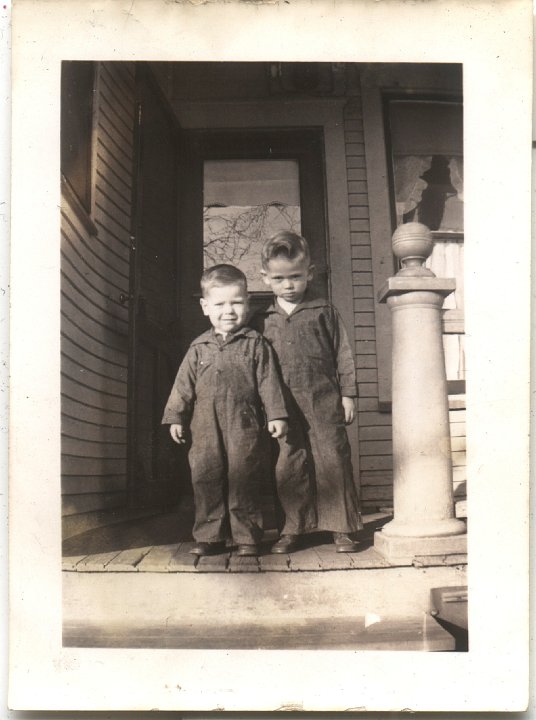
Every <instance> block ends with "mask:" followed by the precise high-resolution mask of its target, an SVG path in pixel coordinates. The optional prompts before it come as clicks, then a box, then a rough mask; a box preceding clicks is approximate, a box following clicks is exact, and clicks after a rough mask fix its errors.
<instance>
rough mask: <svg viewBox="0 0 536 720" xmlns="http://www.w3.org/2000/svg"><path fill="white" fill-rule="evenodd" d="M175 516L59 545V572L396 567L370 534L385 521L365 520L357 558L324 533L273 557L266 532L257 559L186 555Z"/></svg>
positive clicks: (458, 560)
mask: <svg viewBox="0 0 536 720" xmlns="http://www.w3.org/2000/svg"><path fill="white" fill-rule="evenodd" d="M180 519H181V518H180V514H179V513H168V514H166V515H160V516H156V517H151V518H145V519H143V520H137V521H132V522H130V523H121V524H120V525H115V526H111V527H107V528H100V529H98V530H92V531H90V532H86V533H83V534H82V535H78V536H76V537H74V538H70V539H69V540H67V541H65V542H64V551H63V570H65V571H67V572H106V573H123V572H136V573H141V572H159V573H185V572H187V573H188V572H193V573H204V572H210V573H214V572H216V573H226V572H230V573H259V572H301V571H313V572H319V571H330V570H356V569H379V568H388V567H395V565H392V564H391V563H389V562H387V561H386V560H385V559H384V558H383V557H382V556H381V555H380V554H379V553H378V552H376V550H375V549H374V532H375V531H376V530H377V529H379V528H380V527H381V526H382V525H383V524H385V523H386V522H387V521H388V520H389V519H390V516H389V515H386V514H380V513H378V514H375V515H369V516H366V517H365V518H364V521H365V528H364V530H363V531H362V532H361V533H360V535H359V539H360V543H361V549H360V551H359V552H357V553H336V552H335V548H334V545H333V543H332V542H331V537H330V534H329V533H316V534H311V535H309V536H307V537H306V538H304V547H303V548H302V549H300V550H298V551H297V552H294V553H292V554H289V555H272V554H271V553H270V548H271V546H272V544H273V543H274V542H275V540H276V532H275V531H268V532H267V533H265V539H264V542H263V544H262V548H261V553H260V555H259V556H258V557H239V556H237V554H236V552H235V549H234V548H232V547H230V548H229V549H228V551H227V552H225V553H222V554H221V555H214V556H211V557H201V558H198V557H197V556H195V555H191V554H190V553H189V550H190V549H191V548H192V546H193V544H194V543H193V542H192V541H191V540H189V539H188V540H179V541H176V542H170V539H171V538H172V537H173V535H175V536H176V535H177V528H178V527H180V526H181V525H180ZM416 563H417V564H418V566H419V567H422V566H424V565H463V564H465V563H466V556H462V555H456V556H454V555H452V556H447V557H436V558H420V559H417V560H416ZM414 564H415V563H414Z"/></svg>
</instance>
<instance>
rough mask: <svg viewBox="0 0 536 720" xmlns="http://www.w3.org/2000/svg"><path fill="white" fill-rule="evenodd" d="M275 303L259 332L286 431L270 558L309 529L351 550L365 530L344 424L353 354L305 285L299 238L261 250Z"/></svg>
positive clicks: (350, 406)
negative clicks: (280, 396) (275, 377)
mask: <svg viewBox="0 0 536 720" xmlns="http://www.w3.org/2000/svg"><path fill="white" fill-rule="evenodd" d="M261 260H262V276H263V278H264V282H265V283H266V285H268V286H269V287H270V288H271V290H272V292H273V293H274V296H275V297H274V302H273V303H272V304H271V305H270V306H269V307H268V308H267V309H266V310H265V311H264V312H262V313H260V314H259V315H258V316H257V318H256V327H258V329H259V330H260V331H261V332H262V333H263V334H264V336H265V337H266V338H267V339H268V340H269V341H270V343H271V345H272V347H273V348H274V350H275V353H276V356H277V359H278V362H279V365H280V368H281V374H282V377H283V382H284V385H285V390H286V391H288V394H289V396H290V397H289V399H288V401H287V406H288V409H289V432H288V435H287V436H286V437H285V438H283V439H282V440H281V441H280V442H279V455H278V458H277V463H276V483H277V492H278V497H279V501H280V504H281V509H282V512H283V515H284V518H283V521H282V523H281V524H282V526H283V527H282V534H281V537H280V539H279V540H278V542H277V543H276V544H275V545H274V547H273V548H272V552H276V553H287V552H292V551H293V550H295V549H296V548H297V547H298V545H299V538H300V536H301V535H303V534H304V533H307V532H310V531H312V530H315V529H316V530H329V531H331V532H332V533H333V541H334V543H335V548H336V550H337V552H355V551H356V550H357V549H358V543H357V542H356V541H355V539H354V538H353V537H352V533H354V532H355V531H356V530H360V529H361V528H362V527H363V525H362V521H361V515H360V512H359V505H358V498H357V493H356V489H355V485H354V480H353V471H352V461H351V457H350V445H349V443H348V437H347V434H346V429H345V425H349V424H350V423H352V422H353V420H354V417H355V401H354V398H355V397H356V396H357V389H356V377H355V366H354V360H353V353H352V350H351V348H350V344H349V342H348V338H347V335H346V331H345V329H344V326H343V324H342V321H341V318H340V316H339V313H338V312H337V310H336V309H335V308H334V307H333V305H331V304H330V303H329V302H328V301H327V300H326V299H325V298H322V297H319V296H317V295H315V294H313V293H312V292H311V290H310V289H309V287H308V285H309V282H310V281H311V280H312V278H313V272H314V267H313V265H312V264H311V261H310V255H309V247H308V244H307V242H306V240H305V239H304V238H302V237H301V236H300V235H296V234H295V233H292V232H288V231H280V232H278V233H276V234H275V235H274V236H273V237H271V238H270V239H269V240H267V242H266V243H265V244H264V246H263V249H262V256H261Z"/></svg>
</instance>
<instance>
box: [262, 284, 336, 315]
mask: <svg viewBox="0 0 536 720" xmlns="http://www.w3.org/2000/svg"><path fill="white" fill-rule="evenodd" d="M327 305H329V303H328V301H327V300H326V298H323V297H321V296H319V295H315V294H314V293H312V292H310V291H309V290H306V291H305V295H304V296H303V300H302V301H301V303H299V304H298V305H296V308H295V310H293V311H292V313H291V314H290V315H288V314H287V313H286V312H285V311H284V310H283V308H282V307H281V305H280V304H279V303H278V302H277V298H275V297H274V298H273V300H272V302H271V304H270V305H268V307H267V308H266V310H265V311H264V312H265V313H267V314H272V313H278V314H279V315H284V316H285V317H292V316H293V315H296V313H297V312H299V311H300V310H307V309H312V308H321V307H326V306H327Z"/></svg>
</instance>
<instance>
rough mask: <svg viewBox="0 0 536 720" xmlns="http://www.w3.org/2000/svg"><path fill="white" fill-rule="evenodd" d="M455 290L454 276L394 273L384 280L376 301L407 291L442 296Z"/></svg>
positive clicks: (384, 300)
mask: <svg viewBox="0 0 536 720" xmlns="http://www.w3.org/2000/svg"><path fill="white" fill-rule="evenodd" d="M454 290H456V280H455V279H454V278H438V277H435V276H423V275H420V276H410V275H395V276H394V277H390V278H388V279H387V280H386V282H385V283H384V284H383V285H382V287H381V288H380V289H379V291H378V302H381V303H384V302H387V299H388V298H390V297H392V296H393V295H402V294H403V293H408V292H419V291H420V292H434V293H438V294H439V295H442V296H443V297H444V298H445V297H447V295H450V293H451V292H454Z"/></svg>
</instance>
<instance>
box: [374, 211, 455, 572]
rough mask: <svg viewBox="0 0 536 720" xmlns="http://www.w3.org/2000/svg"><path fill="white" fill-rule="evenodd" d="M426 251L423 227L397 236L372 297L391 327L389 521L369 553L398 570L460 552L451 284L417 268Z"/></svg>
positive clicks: (408, 228)
mask: <svg viewBox="0 0 536 720" xmlns="http://www.w3.org/2000/svg"><path fill="white" fill-rule="evenodd" d="M432 247H433V240H432V236H431V233H430V231H429V229H428V228H427V227H426V226H425V225H421V224H420V223H407V224H405V225H401V226H400V227H399V228H397V230H396V231H395V233H394V235H393V252H394V254H395V255H396V256H397V257H398V258H399V259H400V260H401V262H402V269H401V270H400V271H399V272H398V273H397V274H396V276H395V277H392V278H389V280H388V281H387V282H386V284H385V285H384V287H383V288H382V289H381V290H380V292H379V297H378V300H379V301H380V302H387V305H388V306H389V308H390V309H391V312H392V322H393V391H392V410H393V469H394V478H393V482H394V488H393V492H394V519H393V520H392V521H391V522H390V523H388V524H387V525H385V526H384V527H383V529H382V530H381V531H379V532H377V533H376V535H375V538H374V546H375V548H376V549H377V550H378V551H379V552H381V553H382V554H383V555H384V556H385V557H386V558H387V559H388V560H389V561H392V562H398V563H411V562H412V560H413V558H414V557H415V556H418V555H440V554H452V553H465V552H466V535H465V532H466V528H465V524H464V523H463V522H462V521H461V520H458V519H456V517H455V513H454V498H453V490H452V459H451V447H450V429H449V410H448V394H447V379H446V373H445V358H444V352H443V341H442V331H441V308H442V305H443V300H444V298H445V297H446V296H447V295H449V294H450V293H451V292H453V290H454V289H455V286H456V281H455V280H454V279H443V278H437V277H436V276H435V275H434V273H433V272H432V271H431V270H428V269H427V268H425V267H423V263H424V261H425V260H426V258H427V257H428V256H429V255H430V253H431V252H432Z"/></svg>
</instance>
